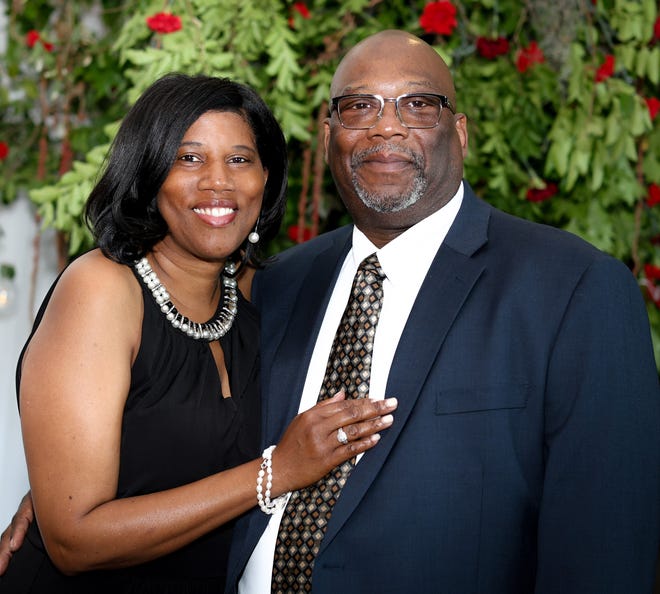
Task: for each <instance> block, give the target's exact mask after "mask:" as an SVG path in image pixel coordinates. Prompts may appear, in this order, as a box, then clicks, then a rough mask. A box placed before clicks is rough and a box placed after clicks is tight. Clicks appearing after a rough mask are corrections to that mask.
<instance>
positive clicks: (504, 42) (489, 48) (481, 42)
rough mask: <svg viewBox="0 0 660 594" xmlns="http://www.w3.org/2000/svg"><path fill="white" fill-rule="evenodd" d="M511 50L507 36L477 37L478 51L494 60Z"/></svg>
mask: <svg viewBox="0 0 660 594" xmlns="http://www.w3.org/2000/svg"><path fill="white" fill-rule="evenodd" d="M508 51H509V40H508V39H507V38H506V37H498V38H497V39H488V38H486V37H479V38H478V39H477V53H478V54H479V55H480V56H483V57H484V58H486V59H487V60H494V59H495V58H497V56H501V55H502V54H506V53H508Z"/></svg>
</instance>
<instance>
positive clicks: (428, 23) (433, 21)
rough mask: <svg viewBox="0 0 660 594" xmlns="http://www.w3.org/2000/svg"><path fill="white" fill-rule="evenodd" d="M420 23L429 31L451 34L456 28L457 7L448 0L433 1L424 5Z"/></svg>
mask: <svg viewBox="0 0 660 594" xmlns="http://www.w3.org/2000/svg"><path fill="white" fill-rule="evenodd" d="M419 25H420V26H421V27H422V29H424V31H426V32H427V33H437V34H439V35H451V33H452V31H453V30H454V29H455V28H456V25H458V23H457V22H456V7H455V6H454V5H453V4H452V3H451V2H449V1H448V0H440V1H439V2H431V3H430V4H427V5H426V6H425V7H424V12H422V16H420V17H419Z"/></svg>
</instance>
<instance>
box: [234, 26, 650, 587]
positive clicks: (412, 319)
mask: <svg viewBox="0 0 660 594" xmlns="http://www.w3.org/2000/svg"><path fill="white" fill-rule="evenodd" d="M411 93H412V94H415V95H418V96H419V97H421V98H422V99H424V100H425V101H426V100H427V99H428V100H429V101H438V102H439V104H440V105H441V106H442V107H441V108H440V109H438V104H437V103H433V104H432V105H431V107H432V108H434V109H435V110H436V111H435V113H436V115H437V120H432V121H431V120H430V121H426V120H421V119H420V120H417V119H416V118H418V117H420V118H421V116H418V113H417V111H416V110H418V109H419V110H424V109H426V108H427V106H426V105H425V103H424V102H423V101H421V100H419V101H418V100H417V99H416V98H415V102H413V103H411V102H410V101H409V99H408V98H405V97H404V98H401V96H402V95H407V94H411ZM429 93H431V94H437V95H444V96H446V97H447V98H448V102H446V101H444V99H437V98H436V99H434V98H433V97H431V98H427V97H425V95H426V94H429ZM355 94H362V95H364V94H367V95H380V96H381V97H383V98H385V100H383V101H381V100H379V99H377V98H376V99H374V98H373V97H357V98H355V97H348V98H346V96H347V95H355ZM331 96H332V98H333V102H332V107H331V114H330V117H329V118H328V120H327V121H326V123H325V148H326V156H327V161H328V163H329V166H330V169H331V171H332V174H333V177H334V180H335V183H336V185H337V188H338V191H339V193H340V195H341V198H342V200H343V201H344V203H345V205H346V207H347V209H348V211H349V212H350V214H351V215H352V217H353V220H354V222H355V227H349V228H343V229H339V230H337V231H335V232H332V233H329V234H327V235H325V236H322V237H320V238H319V239H317V240H315V241H311V242H308V243H306V244H303V245H302V246H299V247H297V248H294V249H292V250H289V251H288V252H286V253H284V254H282V255H281V257H280V258H279V260H278V262H277V263H276V264H275V265H274V266H272V267H269V268H268V269H267V270H266V271H265V272H264V273H263V274H258V275H257V277H256V279H255V285H254V290H253V295H254V296H255V301H256V303H257V304H258V306H259V307H260V308H261V312H262V317H261V319H262V349H263V351H262V361H263V374H264V377H263V379H264V383H263V389H264V393H265V396H266V397H265V399H264V418H263V426H264V428H265V436H264V446H266V445H268V444H269V443H276V441H277V439H278V438H279V436H280V435H281V432H282V431H283V429H284V428H285V427H286V423H287V422H288V421H289V419H290V418H291V417H293V416H294V415H295V414H296V413H297V412H298V410H299V405H300V408H303V409H304V408H307V407H308V406H311V405H312V404H313V403H314V402H315V398H316V394H318V388H319V384H320V382H321V378H322V376H323V370H324V368H325V361H326V359H327V357H328V351H329V349H330V343H331V341H332V336H333V334H334V331H335V328H336V327H337V322H338V321H339V317H340V315H341V312H342V309H343V306H344V304H345V303H346V299H347V297H348V290H349V286H350V282H351V279H352V277H353V274H354V273H355V270H356V268H357V266H358V263H359V262H360V261H361V260H362V258H363V257H364V256H367V255H368V254H370V253H372V252H376V254H377V256H378V260H379V261H380V264H381V266H382V268H383V271H384V273H385V275H386V277H387V278H386V280H385V281H384V300H383V306H382V311H381V314H380V321H379V322H378V327H377V331H376V339H375V343H374V350H373V362H372V368H371V387H370V395H371V397H382V396H384V395H387V396H396V397H397V398H398V401H399V406H398V409H397V413H396V415H395V420H394V424H393V426H392V427H391V428H390V429H388V430H387V431H386V432H384V433H383V435H382V439H381V441H380V443H379V444H378V446H377V447H376V448H374V449H373V450H372V451H370V452H368V453H367V454H365V455H364V457H363V458H362V459H361V460H360V461H359V462H358V463H357V465H356V466H355V468H354V469H353V470H352V473H351V474H350V476H349V478H348V480H347V482H346V484H345V486H344V487H343V490H342V491H341V495H340V497H339V498H338V500H337V503H336V505H335V506H334V509H333V511H332V516H331V519H330V521H329V522H328V525H327V529H326V532H325V535H324V536H323V538H322V541H321V544H320V549H319V552H318V554H317V556H316V559H315V561H314V564H313V573H312V578H311V586H312V591H313V592H314V593H316V594H325V593H333V594H335V593H336V592H341V593H342V594H347V593H356V594H357V593H365V592H378V593H379V594H382V593H385V592H392V593H395V592H396V593H408V592H446V593H451V594H463V593H467V592H484V593H487V594H517V593H521V594H522V593H530V592H537V593H551V594H558V593H560V592H561V593H575V594H578V593H579V594H588V593H593V594H604V593H607V592H612V593H615V592H616V593H617V594H622V593H624V592H626V593H633V592H634V593H639V594H641V593H643V592H646V593H648V592H650V591H651V589H652V584H653V579H654V572H655V560H656V556H657V552H658V532H659V523H658V511H659V509H658V508H659V501H660V485H659V482H660V481H659V476H658V475H659V472H660V458H659V450H660V448H659V443H660V442H659V439H660V437H659V436H660V392H659V389H658V377H657V373H656V369H655V364H654V361H653V356H652V349H651V343H650V337H649V328H648V321H647V317H646V312H645V310H644V307H643V303H642V299H641V296H640V292H639V288H638V287H637V285H636V283H635V281H634V279H633V277H632V275H631V274H630V272H629V271H628V270H627V269H626V268H625V267H624V266H623V265H622V264H621V263H620V262H618V261H616V260H614V259H613V258H611V257H609V256H606V255H604V254H603V253H601V252H599V251H597V250H596V249H594V248H593V247H592V246H590V245H588V244H586V243H585V242H583V241H581V240H579V239H577V238H576V237H574V236H571V235H569V234H567V233H564V232H561V231H558V230H556V229H552V228H547V227H542V226H539V225H535V224H532V223H529V222H526V221H522V220H519V219H515V218H513V217H510V216H508V215H505V214H503V213H501V212H498V211H496V210H494V209H493V208H491V207H490V206H488V205H487V204H485V203H483V202H481V201H479V200H478V199H477V198H476V197H475V195H474V194H473V192H472V190H471V189H470V187H469V185H468V184H467V183H465V182H462V175H463V166H462V164H463V158H464V157H465V155H466V153H467V147H468V132H467V123H466V117H465V116H464V115H463V114H460V113H454V108H455V106H456V97H455V92H454V88H453V82H452V79H451V75H450V73H449V70H448V69H447V67H446V65H445V64H444V63H443V61H442V60H441V59H440V57H439V56H438V55H437V53H436V52H435V51H434V50H433V49H432V48H431V47H430V46H428V45H427V44H425V43H424V42H422V41H421V40H419V39H418V38H416V37H414V36H412V35H409V34H407V33H404V32H400V31H399V32H397V31H385V32H381V33H378V34H376V35H374V36H372V37H370V38H368V39H366V40H365V41H363V42H362V43H360V44H358V45H357V46H356V47H354V48H353V49H352V50H351V51H349V52H348V54H347V55H346V57H345V58H344V60H343V61H342V62H341V64H340V65H339V67H338V69H337V72H336V74H335V76H334V78H333V82H332V87H331ZM397 97H398V98H399V99H398V101H395V98H397ZM381 108H382V113H381V117H378V112H379V110H380V109H381ZM397 108H398V114H397ZM370 114H372V115H370ZM373 114H375V115H373ZM406 123H407V124H408V126H406ZM436 124H437V125H436ZM416 125H424V126H425V127H415V126H416ZM426 126H429V127H426ZM352 128H358V129H352ZM274 296H276V298H275V297H274ZM308 368H309V371H308ZM301 393H302V401H301V402H299V399H298V398H297V397H295V396H292V395H297V394H301ZM273 472H274V473H277V468H276V466H275V465H274V467H273ZM279 517H280V516H279V515H276V516H274V517H273V520H272V521H271V522H270V524H269V526H268V529H266V532H265V533H264V529H265V528H266V523H267V521H268V517H267V516H266V515H265V514H262V513H261V512H259V511H258V510H257V511H255V512H254V513H252V514H251V515H250V516H249V517H248V518H247V520H246V521H245V522H244V525H243V527H242V528H239V529H238V530H237V532H236V539H235V546H234V548H233V565H232V562H231V561H230V568H229V572H230V576H231V575H232V572H233V575H234V576H235V578H238V577H239V576H240V575H241V574H242V579H241V583H240V587H239V591H241V592H244V593H249V594H262V593H263V594H265V593H266V592H270V576H271V568H272V558H273V550H274V548H275V542H276V539H277V532H278V524H279ZM255 546H256V549H255ZM246 563H247V566H246ZM229 590H230V591H233V590H232V584H231V582H230V584H229Z"/></svg>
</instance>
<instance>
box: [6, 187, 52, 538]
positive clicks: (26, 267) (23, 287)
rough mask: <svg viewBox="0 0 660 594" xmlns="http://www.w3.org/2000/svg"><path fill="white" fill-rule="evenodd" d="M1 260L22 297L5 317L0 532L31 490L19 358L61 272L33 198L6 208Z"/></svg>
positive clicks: (16, 202)
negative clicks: (19, 398)
mask: <svg viewBox="0 0 660 594" xmlns="http://www.w3.org/2000/svg"><path fill="white" fill-rule="evenodd" d="M0 228H2V230H3V231H4V234H3V235H2V237H0V262H7V263H10V264H12V265H13V266H14V267H15V269H16V277H15V279H14V281H15V282H14V284H15V287H16V298H15V302H14V307H13V308H12V309H11V310H10V311H6V312H3V313H2V314H0V532H2V530H3V529H4V527H5V526H6V525H7V523H8V522H9V520H10V518H11V516H12V515H13V513H14V511H15V510H16V506H17V504H18V502H19V500H20V498H21V496H22V495H23V493H25V491H26V490H27V471H26V468H25V458H24V455H23V446H22V442H21V436H20V422H19V418H18V411H17V405H16V388H15V370H16V362H17V359H18V355H19V354H20V351H21V349H22V347H23V344H24V342H25V339H26V338H27V337H28V335H29V332H30V329H31V327H32V321H33V317H34V314H35V313H36V310H37V309H38V307H39V305H40V303H41V300H42V299H43V296H44V295H45V294H46V292H47V291H48V288H49V287H50V285H51V283H52V281H53V280H54V278H55V276H56V274H57V250H56V243H55V234H54V233H53V232H52V231H46V232H41V231H40V227H39V225H37V223H36V220H35V213H34V207H33V205H32V204H31V203H30V202H29V200H28V199H27V197H22V198H19V199H18V200H17V201H15V202H14V203H13V204H11V205H9V206H0ZM37 236H38V239H39V244H40V245H39V250H38V252H39V259H38V260H39V263H38V267H37V278H36V285H35V299H34V311H32V310H31V308H30V290H31V283H32V274H33V269H34V256H35V253H36V251H35V237H37Z"/></svg>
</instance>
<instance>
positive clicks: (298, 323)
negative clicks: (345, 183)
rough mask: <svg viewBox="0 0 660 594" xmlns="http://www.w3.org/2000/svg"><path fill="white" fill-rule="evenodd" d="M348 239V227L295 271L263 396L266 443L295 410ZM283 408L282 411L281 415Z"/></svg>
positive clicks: (275, 438) (275, 437) (276, 435)
mask: <svg viewBox="0 0 660 594" xmlns="http://www.w3.org/2000/svg"><path fill="white" fill-rule="evenodd" d="M350 229H352V227H351V228H350ZM350 238H351V233H350V230H349V231H348V232H347V233H346V234H341V235H340V236H339V237H338V238H337V240H336V241H335V242H334V243H333V244H332V245H331V246H330V247H329V248H328V249H326V250H324V251H322V252H320V253H319V254H317V255H316V256H315V257H314V258H312V259H310V261H309V266H308V268H307V269H306V270H299V271H297V274H298V275H299V278H301V279H302V280H301V283H300V287H299V290H298V293H297V295H295V296H292V297H291V298H292V299H295V303H294V306H293V308H292V312H291V317H290V319H289V320H288V321H287V322H286V323H285V326H286V330H285V332H284V334H283V337H282V340H281V342H280V344H279V346H278V347H277V349H276V352H275V355H274V357H273V368H274V369H277V370H278V371H277V374H271V381H270V384H269V385H268V386H267V387H266V393H265V396H266V397H265V398H264V407H265V410H266V414H265V417H264V420H265V425H264V427H265V429H266V430H265V434H266V441H268V443H276V442H277V441H278V440H279V438H280V437H281V435H282V433H283V432H284V430H285V429H286V427H287V425H288V424H289V422H290V420H291V419H292V418H293V417H294V416H295V415H296V414H297V413H298V408H299V405H300V397H299V396H300V395H301V394H302V390H303V386H304V384H305V378H306V377H307V369H308V367H309V362H310V359H311V357H312V352H313V350H314V345H315V343H316V337H317V335H318V333H319V330H320V328H321V324H322V322H323V316H324V314H325V310H326V307H327V305H328V301H329V299H330V295H331V294H332V288H333V287H334V283H335V280H336V278H337V275H338V274H339V270H340V269H341V266H342V263H343V261H344V258H345V256H346V254H347V253H348V250H349V249H350ZM280 323H281V322H280ZM296 395H298V396H296ZM284 411H286V414H283V413H284Z"/></svg>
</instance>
